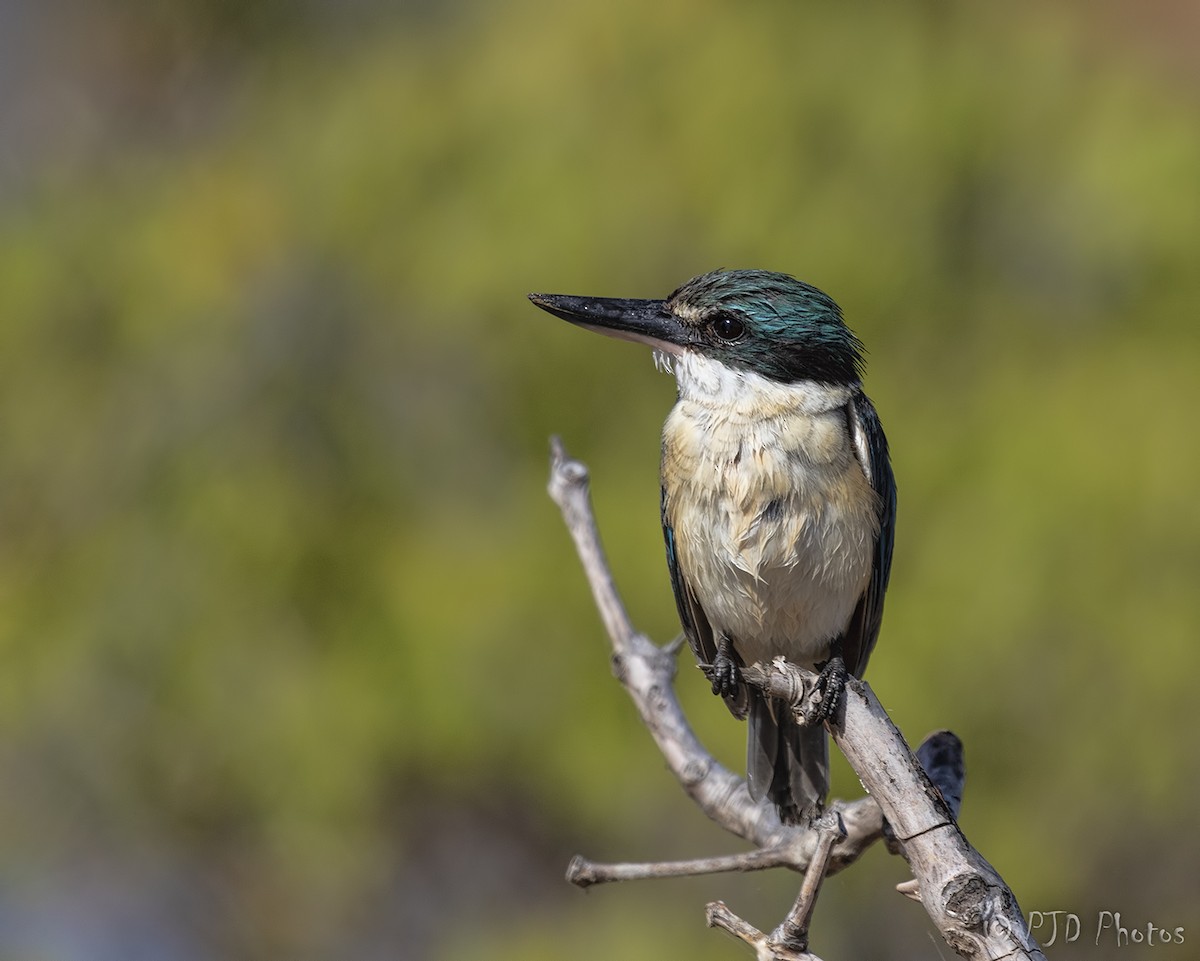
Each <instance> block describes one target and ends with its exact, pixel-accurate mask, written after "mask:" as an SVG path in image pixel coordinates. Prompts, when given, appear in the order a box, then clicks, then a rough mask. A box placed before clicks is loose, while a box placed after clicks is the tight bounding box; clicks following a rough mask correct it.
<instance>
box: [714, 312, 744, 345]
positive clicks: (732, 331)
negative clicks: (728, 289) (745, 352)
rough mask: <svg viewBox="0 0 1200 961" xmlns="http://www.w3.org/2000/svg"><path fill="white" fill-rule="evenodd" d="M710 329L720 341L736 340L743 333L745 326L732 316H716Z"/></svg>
mask: <svg viewBox="0 0 1200 961" xmlns="http://www.w3.org/2000/svg"><path fill="white" fill-rule="evenodd" d="M712 329H713V333H714V334H716V335H717V336H718V337H720V338H721V340H737V339H738V338H739V337H741V336H742V334H743V333H745V331H746V325H745V324H743V323H742V322H741V321H740V320H739V319H738V318H737V317H735V316H734V315H733V314H718V315H717V316H716V317H715V318H714V319H713V322H712Z"/></svg>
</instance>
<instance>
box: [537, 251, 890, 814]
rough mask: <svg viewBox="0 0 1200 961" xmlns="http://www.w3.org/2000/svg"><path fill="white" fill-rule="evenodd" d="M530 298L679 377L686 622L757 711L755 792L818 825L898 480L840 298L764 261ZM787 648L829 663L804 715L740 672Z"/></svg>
mask: <svg viewBox="0 0 1200 961" xmlns="http://www.w3.org/2000/svg"><path fill="white" fill-rule="evenodd" d="M529 299H530V300H532V301H533V303H534V304H536V305H537V306H538V307H541V308H542V309H543V310H546V311H549V312H550V313H551V314H554V315H555V316H557V317H561V318H563V319H564V320H568V321H570V322H571V323H573V324H576V325H578V326H580V327H584V328H586V329H588V330H593V331H597V332H599V333H602V334H607V335H609V336H612V337H617V338H620V339H623V340H631V341H636V342H638V343H641V344H646V345H649V346H650V347H651V348H652V349H653V351H654V361H655V366H656V367H658V368H659V369H662V370H665V371H667V372H671V373H674V375H675V379H676V383H677V386H678V394H677V398H676V402H675V406H674V407H673V408H672V409H671V411H670V414H669V415H668V416H667V420H666V423H665V425H664V427H663V435H662V470H661V481H662V488H661V513H662V528H663V536H664V538H665V541H666V553H667V567H668V569H669V572H670V578H671V587H672V589H673V591H674V594H675V602H676V606H677V607H678V609H679V618H680V621H681V623H682V625H683V631H684V634H685V635H686V637H687V640H688V642H689V644H690V646H691V648H692V651H693V652H694V654H695V655H696V659H697V660H698V662H699V664H700V667H701V668H702V669H703V670H704V672H705V675H706V677H707V678H708V680H709V681H710V682H711V684H712V690H713V693H714V694H717V695H720V696H721V697H722V698H724V700H725V703H726V704H727V705H728V707H729V709H730V711H732V713H733V714H734V716H735V717H738V718H748V720H749V724H748V734H749V738H748V741H749V743H748V747H747V760H746V780H747V785H748V787H749V790H750V794H751V796H752V797H753V798H754V799H755V800H756V801H761V800H762V799H764V798H767V799H769V800H770V802H772V803H773V804H774V805H775V806H776V808H777V809H778V811H779V815H780V818H781V820H782V821H783V822H784V823H787V824H803V823H809V822H810V821H811V820H812V819H813V818H814V817H816V816H817V814H819V813H820V811H821V809H822V806H823V804H824V801H825V797H826V795H827V793H828V791H829V742H828V737H827V733H826V729H825V725H824V723H823V722H824V721H826V720H830V719H834V718H835V716H836V712H837V708H838V704H839V701H840V699H841V697H842V693H843V689H844V687H845V682H846V678H847V676H848V675H853V676H855V677H862V674H863V671H864V670H865V669H866V666H867V660H868V658H869V657H870V656H871V651H872V650H873V648H874V647H875V642H876V640H877V639H878V637H879V628H880V623H881V621H882V618H883V600H884V594H885V592H886V590H887V584H888V576H889V573H890V570H891V563H892V544H893V536H894V531H895V521H896V482H895V478H894V476H893V473H892V467H891V461H890V459H889V456H888V444H887V438H886V437H885V436H884V432H883V427H882V425H881V424H880V422H879V416H878V414H877V413H876V411H875V407H874V405H873V404H872V403H871V401H870V400H869V399H868V398H867V395H866V394H865V393H863V387H862V374H863V367H864V362H863V353H864V349H863V345H862V343H861V342H860V341H859V339H858V338H857V337H856V336H855V335H854V333H853V332H852V331H851V330H850V328H849V327H847V326H846V324H845V322H844V321H843V319H842V312H841V309H840V308H839V307H838V305H837V304H836V303H835V302H834V301H833V299H832V298H831V297H829V296H828V295H827V294H825V293H823V292H822V291H820V290H818V289H817V288H816V287H813V286H811V285H809V284H806V283H804V282H802V281H800V280H797V279H795V278H794V277H791V276H789V275H787V274H782V273H775V272H773V271H766V270H718V271H713V272H710V273H706V274H703V275H701V276H699V277H695V278H693V279H692V280H689V281H688V282H687V283H685V284H683V286H681V287H679V288H678V289H677V290H676V291H675V292H674V293H672V294H670V295H669V296H668V297H667V298H666V299H664V300H640V299H626V298H610V297H576V296H568V295H562V294H530V295H529ZM780 656H782V657H783V658H785V659H786V660H787V661H790V662H792V663H794V664H797V665H800V666H803V667H808V668H810V669H812V670H814V671H816V672H817V673H818V682H817V692H818V697H817V699H816V702H817V703H818V704H819V708H818V710H817V711H816V712H815V715H816V716H814V717H812V718H811V719H809V721H808V723H806V724H804V725H801V724H799V723H798V722H797V721H796V720H795V719H794V717H793V715H792V713H791V711H790V710H788V709H787V708H786V707H785V705H784V704H783V703H782V702H779V701H776V700H774V699H772V698H768V697H765V696H764V695H762V694H761V693H760V692H759V691H758V690H757V689H755V688H752V687H750V686H749V685H748V684H747V683H746V682H745V681H744V680H743V678H742V668H743V667H744V666H745V665H747V664H753V663H755V662H762V663H764V664H765V663H767V662H769V661H771V660H772V659H774V658H776V657H780Z"/></svg>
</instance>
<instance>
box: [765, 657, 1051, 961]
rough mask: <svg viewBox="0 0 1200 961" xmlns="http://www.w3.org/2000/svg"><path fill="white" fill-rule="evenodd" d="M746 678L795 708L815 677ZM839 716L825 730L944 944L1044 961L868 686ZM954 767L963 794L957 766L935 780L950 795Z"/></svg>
mask: <svg viewBox="0 0 1200 961" xmlns="http://www.w3.org/2000/svg"><path fill="white" fill-rule="evenodd" d="M742 676H743V677H744V678H745V680H746V681H747V682H749V683H751V684H758V685H760V686H761V687H762V689H763V690H764V691H766V692H768V693H770V694H771V695H772V696H774V697H781V698H796V699H797V700H795V701H794V702H793V703H795V704H796V706H797V707H798V708H800V709H803V707H804V705H803V704H802V701H803V698H804V697H805V695H806V693H807V688H809V687H811V685H812V683H813V682H814V681H815V677H816V675H814V674H813V673H812V672H811V671H806V670H804V669H803V668H800V667H797V666H796V665H794V664H790V663H788V662H787V661H784V660H783V659H782V658H776V659H775V660H774V661H772V662H771V665H770V667H769V668H767V669H765V670H764V669H763V668H762V666H761V665H754V666H752V667H749V668H746V669H745V670H744V671H743V674H742ZM843 712H844V713H843V716H842V718H841V720H840V723H838V724H836V725H830V733H831V734H832V735H833V739H834V741H835V743H836V744H837V746H838V748H839V749H840V750H841V752H842V753H843V754H844V755H845V756H846V760H847V761H849V762H850V765H851V767H853V768H854V771H855V773H856V774H858V776H859V779H860V780H861V781H862V783H863V785H864V786H865V787H866V788H867V790H868V791H870V792H871V796H872V797H873V798H875V800H876V801H877V802H878V803H879V807H880V809H881V810H882V811H883V816H884V817H885V818H886V820H887V822H888V824H889V825H890V826H891V829H892V832H893V834H894V835H895V837H896V840H897V841H898V842H899V844H900V847H901V850H902V852H903V854H904V857H905V858H906V859H907V861H908V863H909V866H910V867H911V868H912V871H913V876H914V878H915V879H916V880H917V882H918V888H917V892H918V897H919V899H920V901H921V903H922V904H923V905H924V906H925V910H926V911H927V912H928V913H929V917H930V918H931V919H932V920H933V922H934V924H936V925H937V926H938V930H940V931H941V932H942V936H943V937H944V938H945V939H946V942H947V943H948V944H949V945H950V946H951V947H952V948H954V950H955V951H957V952H958V953H959V954H961V955H962V956H963V957H971V958H997V959H998V958H1010V957H1012V958H1032V959H1044V955H1043V954H1042V951H1041V949H1040V948H1039V947H1038V944H1037V942H1036V941H1035V940H1034V939H1033V936H1032V934H1031V933H1030V931H1029V927H1028V925H1027V924H1026V923H1025V919H1024V916H1023V915H1022V914H1021V909H1020V907H1019V906H1018V904H1017V899H1016V898H1015V897H1014V896H1013V893H1012V891H1010V890H1009V888H1008V885H1006V884H1005V883H1004V880H1003V878H1001V877H1000V875H999V874H997V873H996V870H995V869H994V868H993V867H992V866H991V865H990V864H988V862H987V861H986V860H984V858H983V857H982V855H980V854H979V852H978V851H976V850H975V849H974V848H973V847H971V845H970V844H969V843H968V842H967V839H966V837H965V836H964V835H963V833H962V831H960V830H959V828H958V825H957V823H956V822H955V819H954V814H953V813H952V812H951V810H950V807H949V806H948V805H947V803H946V801H945V800H944V799H943V797H942V794H941V793H940V792H939V790H938V789H937V788H936V787H934V785H933V783H932V782H931V780H930V778H929V777H928V776H927V775H926V773H925V771H924V770H923V769H922V767H921V765H920V764H919V763H918V762H917V759H916V758H915V757H914V756H913V754H912V752H911V751H910V750H909V749H908V745H907V744H906V743H905V741H904V738H903V736H902V735H901V734H900V731H899V730H898V729H897V728H896V726H895V725H894V724H893V723H892V721H891V719H890V718H889V717H888V716H887V713H886V712H885V711H884V709H883V707H882V705H880V703H879V700H878V699H877V698H876V697H875V693H874V692H873V691H872V690H871V687H870V685H868V684H867V683H866V682H865V681H860V680H858V679H856V678H851V679H850V680H849V681H848V682H847V684H846V693H845V703H844V707H843ZM955 741H957V738H955ZM951 749H952V745H951V744H950V743H949V742H948V740H947V739H946V738H945V737H944V736H943V735H941V733H940V732H939V735H938V740H937V741H935V742H934V746H933V747H932V748H930V749H929V751H928V753H929V754H931V755H934V756H935V759H940V758H941V757H942V756H943V755H945V756H951V755H952V754H953V751H952V750H951ZM959 756H961V755H959ZM955 769H957V771H958V772H959V778H958V781H957V783H958V785H959V786H958V789H957V793H958V794H959V796H961V764H960V763H958V764H956V763H954V762H953V761H951V762H950V763H949V764H944V765H940V766H939V767H938V770H939V776H944V779H945V780H946V783H947V787H948V790H950V791H951V793H952V794H953V793H954V790H953V785H954V782H955V778H954V775H953V771H954V770H955ZM904 893H909V892H908V891H905V892H904ZM910 896H911V895H910Z"/></svg>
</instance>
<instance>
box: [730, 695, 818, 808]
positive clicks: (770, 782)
mask: <svg viewBox="0 0 1200 961" xmlns="http://www.w3.org/2000/svg"><path fill="white" fill-rule="evenodd" d="M749 734H750V739H749V744H748V747H747V752H746V780H747V782H748V783H749V785H750V796H751V797H752V798H754V800H756V801H759V800H762V799H763V798H764V797H766V798H770V800H771V802H772V803H773V804H774V805H775V806H776V807H777V808H779V816H780V818H781V819H782V820H783V822H784V823H785V824H803V823H807V822H808V821H810V820H812V819H813V818H815V817H816V816H817V815H818V814H820V812H821V807H822V805H823V804H824V803H825V795H826V794H828V793H829V738H828V736H827V735H826V733H825V727H824V725H820V724H818V725H814V726H812V727H801V726H800V725H799V724H797V723H796V721H795V719H794V718H793V717H792V713H791V711H789V710H787V709H786V707H784V705H783V704H782V703H781V702H780V701H777V700H774V699H773V698H765V697H752V698H751V700H750V732H749Z"/></svg>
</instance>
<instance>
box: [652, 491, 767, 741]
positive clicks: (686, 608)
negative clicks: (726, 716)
mask: <svg viewBox="0 0 1200 961" xmlns="http://www.w3.org/2000/svg"><path fill="white" fill-rule="evenodd" d="M661 513H662V529H663V540H664V541H666V547H667V570H668V572H670V575H671V590H672V592H674V594H675V606H676V607H678V608H679V623H680V624H682V625H683V633H684V635H685V636H686V637H687V639H688V644H689V645H690V646H691V648H692V653H693V654H695V655H696V660H697V661H699V662H700V665H701V667H704V666H706V665H709V664H712V663H713V662H714V661H715V660H716V657H717V640H716V638H715V637H714V636H713V629H712V625H711V624H709V622H708V615H707V614H705V613H704V608H703V607H701V606H700V602H699V601H698V600H697V599H696V594H695V592H694V591H693V590H692V588H691V585H690V584H688V582H687V578H686V577H684V574H683V570H682V569H681V568H680V566H679V558H678V556H677V555H676V553H675V531H674V529H673V528H672V527H671V522H670V520H669V519H668V518H667V491H666V488H665V487H664V488H663V490H662V505H661ZM749 697H750V691H749V688H747V687H746V685H745V684H739V685H738V690H737V693H736V694H734V695H732V696H730V697H727V698H725V703H726V704H727V705H728V707H729V710H730V711H732V712H733V714H734V716H735V717H738V718H744V717H745V716H746V712H747V711H748V710H749V709H750V701H749Z"/></svg>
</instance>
